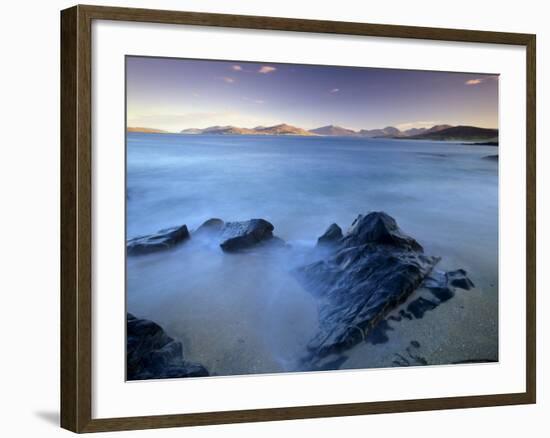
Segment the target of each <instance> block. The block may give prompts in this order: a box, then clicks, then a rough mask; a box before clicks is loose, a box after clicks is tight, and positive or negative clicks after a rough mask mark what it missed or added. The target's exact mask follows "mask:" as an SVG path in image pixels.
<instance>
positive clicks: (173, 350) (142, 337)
mask: <svg viewBox="0 0 550 438" xmlns="http://www.w3.org/2000/svg"><path fill="white" fill-rule="evenodd" d="M208 375H209V373H208V370H207V369H206V368H205V367H203V366H202V365H200V364H196V363H192V362H187V361H184V360H183V354H182V345H181V343H180V342H177V341H175V340H174V339H172V338H171V337H170V336H168V335H167V334H166V333H165V332H164V330H163V329H162V328H161V327H160V326H159V325H158V324H156V323H154V322H153V321H149V320H147V319H140V318H136V317H135V316H133V315H132V314H130V313H128V314H127V321H126V376H127V379H128V380H145V379H164V378H177V377H204V376H208Z"/></svg>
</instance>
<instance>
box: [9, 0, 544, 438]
mask: <svg viewBox="0 0 550 438" xmlns="http://www.w3.org/2000/svg"><path fill="white" fill-rule="evenodd" d="M87 3H93V4H107V5H111V6H134V7H149V8H159V9H179V10H190V11H204V12H224V13H233V14H249V15H272V16H281V17H296V18H313V19H327V20H342V21H362V22H371V23H387V24H407V25H418V26H437V27H455V28H468V29H485V30H497V31H511V32H530V33H536V34H537V38H538V41H537V45H538V51H537V64H538V67H537V76H538V93H537V98H538V116H537V123H538V136H537V141H538V173H539V177H538V188H539V194H538V200H537V202H538V224H539V227H538V236H539V239H538V271H539V276H538V308H539V311H538V319H539V324H538V331H539V339H538V345H539V362H538V367H539V377H538V379H539V385H538V391H539V396H538V400H539V402H538V404H537V405H535V406H518V407H515V406H514V407H499V408H483V409H468V410H458V411H440V412H423V413H408V414H392V415H379V416H366V417H348V418H338V419H321V420H302V421H285V422H276V423H259V424H244V425H231V426H209V427H200V428H188V429H184V430H182V429H168V430H162V431H140V432H124V433H117V434H116V435H115V434H105V436H120V437H124V436H131V437H133V436H143V437H147V436H150V437H152V436H155V437H172V436H181V434H182V433H185V434H186V436H187V437H191V438H194V437H197V438H198V437H201V438H210V437H221V436H223V437H227V436H229V437H259V436H262V437H266V438H269V437H278V436H304V435H315V436H317V437H325V436H326V437H329V436H330V437H332V436H342V435H344V434H349V435H353V436H356V435H362V436H377V435H378V436H379V435H384V436H390V437H391V436H399V435H402V436H407V437H411V438H413V437H417V436H418V437H423V438H429V437H441V436H445V438H454V437H461V438H464V437H477V436H498V437H508V436H510V437H517V436H525V435H528V436H533V437H538V436H544V434H545V432H543V430H544V429H547V428H548V426H549V423H550V422H549V421H548V412H550V411H549V408H550V398H549V396H548V391H549V390H550V385H549V383H548V380H547V379H545V373H544V368H545V366H546V367H547V366H548V363H549V360H548V359H549V357H548V356H549V354H548V349H544V350H543V348H542V346H543V342H544V341H545V339H546V336H547V335H548V331H549V330H550V324H549V323H548V322H547V321H544V316H545V313H546V312H545V311H544V310H545V309H546V307H547V300H546V299H545V296H544V292H545V291H546V290H547V289H548V288H549V287H550V281H549V277H548V275H544V272H543V271H544V270H545V267H547V266H548V249H547V248H546V249H545V248H543V247H544V246H546V247H548V245H550V232H549V231H548V229H547V228H546V227H545V226H544V224H545V223H549V222H550V207H548V205H547V202H545V200H547V199H548V191H547V190H545V187H544V186H548V184H549V177H548V174H546V175H544V174H543V173H544V172H543V171H544V169H545V168H548V166H549V165H550V161H549V160H550V158H549V156H550V154H549V153H548V152H547V151H546V148H545V147H544V144H545V140H546V138H548V135H549V134H548V132H549V131H548V128H547V126H545V125H544V123H543V122H544V120H548V118H549V117H550V114H549V113H548V102H549V101H550V95H549V87H548V86H547V84H546V82H545V77H546V78H547V77H550V67H549V65H548V54H549V53H548V52H549V49H548V46H549V44H550V42H549V41H550V28H548V20H547V19H548V11H546V10H545V2H542V1H536V0H524V1H522V2H509V3H505V2H502V1H496V0H492V1H485V2H480V1H479V0H477V1H471V0H462V1H460V2H458V1H456V2H447V3H444V2H441V1H436V0H417V1H412V2H411V1H407V0H400V1H393V0H385V1H378V2H358V1H353V0H339V1H338V2H320V1H316V2H313V1H302V2H299V1H297V0H277V1H274V0H271V1H263V0H255V1H252V0H234V1H231V2H228V1H223V0H188V1H170V0H157V1H146V0H141V1H137V0H126V1H124V0H122V1H119V0H111V1H108V2H96V1H89V2H87ZM72 5H73V3H72V2H70V1H62V0H50V1H47V2H45V1H36V0H35V1H26V2H15V1H13V2H9V3H8V2H4V4H3V8H2V17H1V25H0V32H1V34H2V35H1V39H0V41H1V46H0V47H1V53H2V64H1V65H2V66H1V68H0V75H1V76H0V77H1V80H0V87H1V88H0V91H1V92H0V116H1V121H2V123H1V125H0V126H2V128H3V129H2V131H3V133H4V134H3V136H2V137H1V141H0V145H1V146H0V147H1V155H0V157H1V158H0V205H2V212H1V214H0V226H1V228H0V230H1V231H2V233H3V235H2V238H1V240H0V242H1V243H0V258H1V263H0V266H1V269H0V293H1V296H2V301H1V305H0V333H1V338H0V339H1V342H0V378H1V379H2V380H1V382H2V383H1V385H0V402H1V405H0V409H1V410H0V412H1V414H0V431H1V433H2V434H3V435H4V436H9V437H19V436H31V437H33V436H40V437H44V438H47V437H52V436H69V434H70V433H69V432H66V431H63V430H61V429H59V428H58V425H57V423H58V416H59V411H58V404H59V378H58V375H59V372H58V369H59V340H58V337H59V249H58V248H59V243H58V240H59V10H60V9H63V8H66V7H69V6H72ZM546 433H547V432H546Z"/></svg>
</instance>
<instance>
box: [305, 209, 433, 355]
mask: <svg viewBox="0 0 550 438" xmlns="http://www.w3.org/2000/svg"><path fill="white" fill-rule="evenodd" d="M438 261H439V258H438V257H431V256H427V255H424V254H423V249H422V247H421V246H420V244H419V243H418V242H417V241H416V240H414V239H413V238H412V237H410V236H407V235H406V234H404V233H403V232H402V231H401V230H400V229H399V227H398V226H397V224H396V222H395V220H394V219H393V218H392V217H390V216H388V215H387V214H386V213H382V212H373V213H369V214H368V215H366V216H363V215H360V216H359V217H358V218H357V219H355V221H354V222H353V224H352V226H351V228H350V230H349V231H348V232H347V234H346V235H345V236H344V237H343V239H342V240H341V244H340V245H339V246H338V247H336V248H335V250H334V251H333V252H332V253H331V254H330V255H329V256H328V257H327V258H326V259H324V260H321V261H318V262H315V263H312V264H310V265H307V266H303V267H301V268H299V269H298V270H297V277H298V279H299V280H300V281H301V283H302V284H303V285H304V286H305V287H306V288H307V289H308V290H310V291H311V292H312V293H313V294H315V295H316V296H318V297H320V298H322V300H321V301H320V304H319V332H318V334H317V335H316V336H315V337H314V338H313V339H312V340H311V341H310V342H309V344H308V350H309V353H310V355H309V357H308V358H307V359H306V360H308V361H312V362H313V361H315V360H316V359H319V358H323V357H326V356H328V355H330V354H333V353H339V352H342V351H343V350H346V349H348V348H351V347H352V346H354V345H355V344H357V343H358V342H361V341H364V340H365V339H366V336H367V334H368V331H369V330H371V329H372V328H373V327H374V326H375V325H376V324H377V323H378V322H379V321H380V320H381V319H382V318H383V317H384V315H386V314H387V313H388V312H389V311H390V310H391V309H393V308H394V307H395V306H396V305H397V304H399V303H400V302H402V301H404V300H405V299H406V298H407V297H408V296H409V295H410V294H411V293H412V292H413V291H414V290H415V289H416V288H418V287H419V286H420V284H421V283H422V282H423V280H424V279H425V277H426V276H427V275H428V274H429V273H430V272H431V270H432V268H433V267H434V266H435V264H436V263H437V262H438Z"/></svg>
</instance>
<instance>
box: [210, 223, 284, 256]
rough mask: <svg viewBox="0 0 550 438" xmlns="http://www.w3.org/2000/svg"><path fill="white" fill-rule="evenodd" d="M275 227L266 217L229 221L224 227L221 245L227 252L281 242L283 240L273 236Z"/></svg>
mask: <svg viewBox="0 0 550 438" xmlns="http://www.w3.org/2000/svg"><path fill="white" fill-rule="evenodd" d="M273 229H274V227H273V225H272V224H271V223H270V222H268V221H266V220H265V219H250V220H248V221H243V222H227V223H226V224H225V226H224V227H223V229H222V233H221V243H220V247H221V248H222V249H223V250H224V251H225V252H236V251H242V250H245V249H249V248H252V247H254V246H256V245H258V244H260V243H266V242H272V243H280V242H281V240H280V239H278V238H275V237H274V236H273Z"/></svg>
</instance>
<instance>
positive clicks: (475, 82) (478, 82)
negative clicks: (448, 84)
mask: <svg viewBox="0 0 550 438" xmlns="http://www.w3.org/2000/svg"><path fill="white" fill-rule="evenodd" d="M483 81H484V79H470V80H468V81H466V82H465V84H466V85H478V84H481V83H482V82H483Z"/></svg>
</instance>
